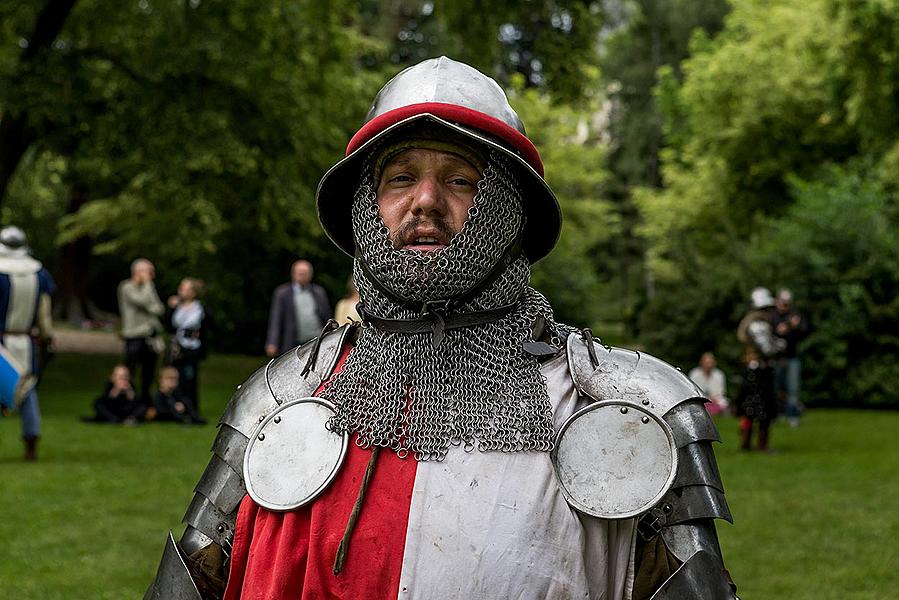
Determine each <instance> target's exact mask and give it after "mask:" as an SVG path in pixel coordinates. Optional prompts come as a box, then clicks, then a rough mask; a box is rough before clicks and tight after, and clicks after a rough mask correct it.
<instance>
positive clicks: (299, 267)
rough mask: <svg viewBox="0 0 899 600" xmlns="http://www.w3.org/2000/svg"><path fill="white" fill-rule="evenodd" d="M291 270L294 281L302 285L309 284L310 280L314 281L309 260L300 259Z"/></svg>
mask: <svg viewBox="0 0 899 600" xmlns="http://www.w3.org/2000/svg"><path fill="white" fill-rule="evenodd" d="M290 272H291V277H292V278H293V280H294V282H296V283H299V284H300V285H309V282H310V281H312V265H311V264H309V262H308V261H305V260H298V261H297V262H295V263H293V267H292V268H291V270H290Z"/></svg>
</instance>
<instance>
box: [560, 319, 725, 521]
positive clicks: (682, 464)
mask: <svg viewBox="0 0 899 600" xmlns="http://www.w3.org/2000/svg"><path fill="white" fill-rule="evenodd" d="M588 344H589V346H588ZM567 349H568V361H569V367H570V371H571V376H572V379H573V381H574V384H575V387H576V388H577V389H578V391H579V392H580V393H581V394H583V395H585V396H587V397H589V398H591V399H593V400H596V403H594V404H590V405H588V406H587V407H586V408H584V409H582V410H580V411H578V412H577V413H575V414H574V415H572V417H570V419H569V421H567V422H566V423H565V425H563V427H562V429H561V430H560V432H559V436H558V439H557V450H556V451H555V456H556V457H559V458H562V457H563V456H564V458H565V461H562V462H566V461H567V462H569V463H570V464H569V465H563V464H560V462H557V463H556V474H557V476H558V477H559V481H560V484H561V487H562V490H563V494H564V495H565V496H566V499H567V500H568V501H569V503H570V504H571V505H572V506H574V507H575V508H577V509H578V510H581V511H582V512H586V513H587V514H592V515H594V516H602V517H605V518H615V517H612V516H610V514H609V513H604V514H598V513H597V512H596V511H592V510H591V507H590V506H589V503H585V502H583V501H581V502H578V501H577V497H576V496H577V495H576V494H575V493H574V488H573V487H572V484H570V483H567V481H566V480H570V481H577V482H579V485H584V484H585V482H590V481H593V480H594V479H598V480H600V482H601V483H602V486H601V487H618V488H619V489H622V488H627V487H628V486H623V485H621V483H620V481H619V480H617V479H616V477H615V475H620V474H621V473H619V472H618V471H619V470H620V469H619V467H617V466H616V467H615V468H613V469H611V470H609V468H608V467H607V464H606V462H607V457H609V456H612V457H614V456H618V455H622V456H639V455H641V454H642V453H644V452H646V451H647V449H646V448H644V446H645V444H646V441H645V440H643V439H642V437H641V436H640V435H638V434H637V432H639V431H640V429H639V428H634V429H632V430H630V431H629V435H620V436H619V437H618V438H617V446H616V448H617V449H616V451H615V452H610V451H609V449H603V448H599V447H598V446H597V443H599V444H600V445H602V444H606V445H608V444H610V443H611V442H612V441H614V439H615V438H612V437H609V432H607V431H606V429H607V428H608V427H610V426H611V423H610V422H608V419H607V420H606V421H607V422H605V423H603V422H602V421H601V420H600V419H596V418H594V419H592V421H587V420H584V421H583V423H582V425H584V426H587V428H588V429H590V430H592V432H591V435H592V437H593V438H596V439H599V440H604V441H601V442H596V441H591V439H590V435H586V434H584V433H581V435H580V436H579V439H575V438H574V437H571V433H573V432H576V431H578V430H577V429H572V428H571V427H570V422H571V421H572V420H574V419H576V418H581V419H583V418H584V416H586V415H587V414H588V411H590V410H591V408H593V407H598V406H604V405H615V406H618V407H619V410H620V411H625V410H629V411H630V412H631V414H633V415H635V416H636V415H639V414H644V418H645V419H647V421H648V422H652V420H651V419H648V417H653V418H654V419H656V420H657V421H660V422H661V423H662V424H663V425H665V430H666V431H667V432H669V433H670V436H671V438H672V440H673V442H672V448H673V449H674V454H675V460H674V461H673V463H672V462H671V461H669V458H668V457H667V455H666V456H662V455H661V454H657V455H656V460H658V461H659V465H655V466H654V467H652V468H651V467H648V466H647V465H643V466H642V467H640V468H637V469H635V470H634V471H633V474H632V475H628V476H627V477H626V478H625V479H624V481H627V482H628V485H630V484H631V482H634V481H637V480H639V478H640V477H646V476H647V474H649V473H653V472H654V471H653V469H655V470H658V471H659V473H661V470H660V469H662V467H661V466H660V465H664V466H665V467H668V465H671V464H673V465H674V467H673V468H674V469H675V472H674V473H673V474H672V476H671V477H670V478H664V477H662V476H661V475H660V474H659V473H656V474H655V477H656V478H658V479H659V480H660V481H664V484H665V485H664V486H660V487H659V488H657V489H660V490H661V494H660V496H658V497H657V498H656V503H655V504H652V505H645V504H641V506H643V509H642V510H636V507H634V508H635V510H634V512H632V513H628V516H634V515H637V514H641V512H642V513H646V512H647V511H650V509H651V512H652V515H650V516H651V517H652V519H651V520H652V521H653V523H654V525H653V527H657V526H664V525H665V524H667V525H674V524H677V523H683V522H686V521H690V520H693V519H703V518H722V519H726V520H728V521H732V517H731V514H730V510H729V509H728V507H727V502H726V501H725V499H724V487H723V485H722V484H721V476H720V474H719V472H718V467H717V464H716V462H715V455H714V452H713V450H712V448H711V443H712V442H714V441H718V440H719V435H718V430H717V429H716V428H715V424H714V422H713V421H712V419H711V417H710V416H709V414H708V411H706V409H705V407H704V406H703V404H704V401H705V398H704V396H703V394H702V391H701V390H700V389H699V388H698V387H697V386H696V385H695V384H694V383H693V382H692V381H690V379H689V378H687V377H686V376H685V375H684V374H683V373H681V372H680V371H678V370H677V369H675V368H674V367H672V366H671V365H669V364H668V363H665V362H664V361H661V360H659V359H657V358H655V357H653V356H650V355H648V354H643V353H639V352H633V351H630V350H622V349H619V348H610V347H606V346H602V345H600V344H597V343H596V342H595V341H593V340H592V339H590V340H589V341H588V340H585V339H584V337H582V336H579V335H576V334H574V335H570V336H569V337H568V341H567ZM635 409H636V410H635ZM610 416H611V413H610ZM641 422H644V421H643V420H642V419H641V421H637V423H638V424H639V423H641ZM566 431H567V434H566ZM563 436H565V437H567V438H570V439H563ZM572 443H575V444H576V446H577V447H578V449H577V450H576V451H572V450H571V449H569V448H568V446H570V445H571V444H572ZM594 446H596V447H594ZM597 450H598V452H597ZM578 453H580V454H583V455H588V456H599V455H601V456H602V457H603V461H602V465H601V468H599V466H600V465H598V464H597V462H596V461H593V462H592V463H591V462H590V461H586V462H585V461H583V460H581V463H583V464H580V463H577V462H576V461H573V460H572V458H571V457H574V456H577V455H578ZM571 468H576V473H568V474H567V475H566V474H565V469H571ZM622 473H623V471H622ZM575 475H576V476H575ZM595 483H596V482H594V484H595ZM569 487H572V489H567V488H569ZM594 487H596V486H595V485H594ZM622 493H629V494H635V497H637V498H639V497H640V496H639V494H636V493H635V492H634V491H633V490H627V489H624V491H622ZM620 516H624V515H620Z"/></svg>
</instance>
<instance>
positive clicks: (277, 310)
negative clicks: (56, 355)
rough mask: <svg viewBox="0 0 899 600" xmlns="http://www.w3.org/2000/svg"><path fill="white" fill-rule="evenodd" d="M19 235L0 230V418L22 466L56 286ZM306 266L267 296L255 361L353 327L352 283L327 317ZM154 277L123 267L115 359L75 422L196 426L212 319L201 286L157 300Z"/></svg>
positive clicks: (148, 266)
mask: <svg viewBox="0 0 899 600" xmlns="http://www.w3.org/2000/svg"><path fill="white" fill-rule="evenodd" d="M27 242H28V240H27V237H26V235H25V232H24V231H22V230H21V229H20V228H18V227H15V226H7V227H4V228H3V229H2V230H0V410H2V415H3V416H6V415H9V414H11V413H12V412H14V411H15V412H18V413H19V415H20V418H21V429H22V441H23V443H24V446H25V454H24V456H25V459H26V460H36V459H37V447H38V440H39V439H40V435H41V413H40V408H39V405H38V396H37V384H38V383H39V381H40V375H41V373H42V371H43V368H44V367H46V365H47V363H48V362H49V361H50V359H51V358H52V356H53V352H54V345H53V329H52V326H53V324H52V317H51V314H52V313H51V294H52V293H53V291H54V290H55V288H56V284H55V282H54V281H53V278H52V277H51V276H50V273H49V272H48V271H47V270H46V269H45V268H44V267H43V265H42V264H41V263H40V261H38V260H37V259H36V258H34V257H33V256H32V252H31V249H30V247H29V246H28V243H27ZM313 276H314V269H313V266H312V264H311V263H310V262H309V261H308V260H297V261H296V262H294V263H293V265H291V268H290V279H289V281H288V282H287V283H284V284H283V285H280V286H278V287H277V288H276V289H275V290H274V293H273V295H272V301H271V310H270V314H269V323H268V329H267V332H266V341H265V353H266V354H267V355H268V356H270V357H274V356H277V355H279V354H280V353H283V352H286V351H288V350H290V349H291V348H294V347H295V346H297V345H299V344H303V343H306V342H308V341H309V340H311V339H313V338H315V337H317V336H318V335H319V334H320V332H321V331H322V329H323V328H324V327H327V326H330V325H331V324H332V323H333V322H336V323H338V324H343V323H348V322H350V321H358V320H360V319H359V314H358V312H357V311H356V304H357V303H358V302H359V293H358V291H357V290H356V288H355V286H354V285H353V282H352V279H351V280H350V281H348V282H347V293H346V296H345V297H343V298H341V300H340V301H339V302H338V303H337V305H336V307H334V309H333V310H332V308H331V306H332V305H331V303H330V300H329V299H328V294H327V292H325V290H324V288H322V287H321V286H320V285H318V284H316V283H315V282H313ZM155 279H156V269H155V267H154V266H153V263H152V262H151V261H150V260H148V259H146V258H138V259H136V260H134V261H133V262H132V263H131V274H130V276H129V277H128V278H127V279H125V280H124V281H122V282H121V283H119V285H118V289H117V296H118V305H119V314H120V316H121V338H122V341H123V354H122V359H121V362H120V363H118V364H116V365H114V366H113V367H112V369H111V371H110V373H109V377H108V379H107V380H106V381H105V382H103V383H102V384H99V386H98V387H101V390H100V391H99V393H98V395H97V396H96V397H95V398H94V399H93V402H92V404H91V405H90V408H91V409H92V414H90V415H87V416H84V417H82V420H83V421H86V422H91V423H118V424H124V425H136V424H139V423H150V422H165V421H169V422H176V423H182V424H186V425H202V424H204V423H206V419H205V418H204V417H203V416H202V413H201V406H200V392H199V390H200V386H199V374H200V365H201V363H202V361H203V360H204V359H205V358H206V355H207V345H208V344H207V335H208V333H209V331H210V330H212V329H214V327H215V321H214V320H213V318H212V315H211V314H210V312H209V310H208V309H207V307H206V306H205V305H204V304H203V302H202V296H203V290H204V285H205V284H204V282H203V280H201V279H197V278H194V277H184V278H182V279H181V281H180V283H179V285H178V289H177V292H176V293H175V294H173V295H171V296H169V297H168V299H167V300H166V301H165V302H163V301H162V300H161V299H160V297H159V293H158V292H157V289H156V284H155Z"/></svg>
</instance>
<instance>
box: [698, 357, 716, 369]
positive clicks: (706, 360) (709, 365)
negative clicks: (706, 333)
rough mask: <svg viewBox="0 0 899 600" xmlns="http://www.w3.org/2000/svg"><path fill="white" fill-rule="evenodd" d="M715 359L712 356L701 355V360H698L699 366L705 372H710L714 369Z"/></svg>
mask: <svg viewBox="0 0 899 600" xmlns="http://www.w3.org/2000/svg"><path fill="white" fill-rule="evenodd" d="M716 364H717V363H716V362H715V357H714V356H713V355H712V354H709V353H706V354H703V355H702V358H700V359H699V366H700V367H702V368H703V369H705V370H706V371H711V370H712V369H714V368H715V365H716Z"/></svg>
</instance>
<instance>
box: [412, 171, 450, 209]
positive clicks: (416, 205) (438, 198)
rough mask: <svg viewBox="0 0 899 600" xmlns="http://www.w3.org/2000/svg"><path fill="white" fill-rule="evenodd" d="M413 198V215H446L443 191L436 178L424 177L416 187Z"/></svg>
mask: <svg viewBox="0 0 899 600" xmlns="http://www.w3.org/2000/svg"><path fill="white" fill-rule="evenodd" d="M413 194H414V195H413V197H412V207H411V209H412V214H415V215H430V214H438V215H442V214H444V212H445V211H444V208H445V202H444V198H443V189H442V187H441V185H440V181H438V179H437V178H436V177H430V176H428V177H423V178H422V179H420V180H419V181H418V183H417V185H416V186H415V189H414V191H413Z"/></svg>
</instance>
